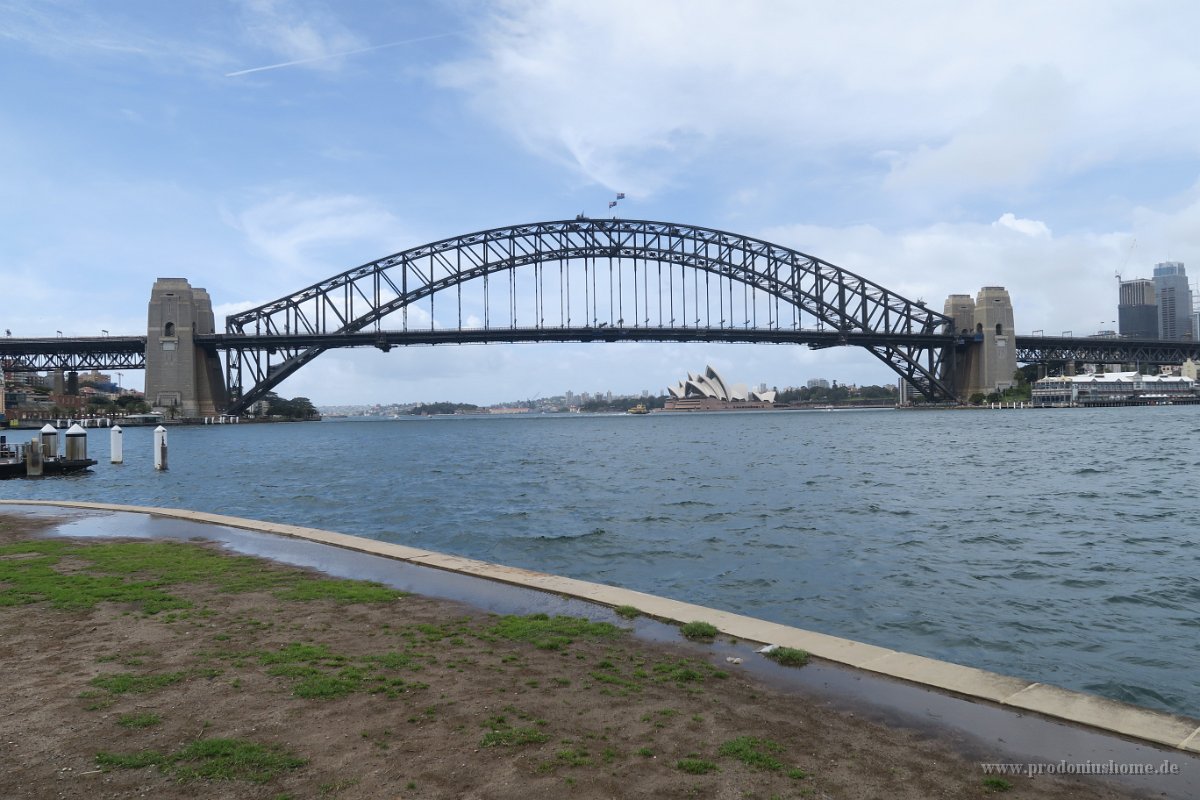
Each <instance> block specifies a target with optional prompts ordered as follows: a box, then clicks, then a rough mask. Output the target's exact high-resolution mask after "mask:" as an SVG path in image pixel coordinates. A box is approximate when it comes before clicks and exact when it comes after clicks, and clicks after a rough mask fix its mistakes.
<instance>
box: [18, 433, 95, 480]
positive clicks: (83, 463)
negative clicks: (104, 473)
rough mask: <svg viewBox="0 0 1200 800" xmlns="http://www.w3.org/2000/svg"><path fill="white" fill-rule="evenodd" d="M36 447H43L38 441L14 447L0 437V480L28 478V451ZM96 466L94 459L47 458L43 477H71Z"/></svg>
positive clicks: (57, 456)
mask: <svg viewBox="0 0 1200 800" xmlns="http://www.w3.org/2000/svg"><path fill="white" fill-rule="evenodd" d="M34 446H41V445H40V442H38V441H37V440H36V439H35V440H34V441H32V442H30V443H29V444H17V445H13V444H9V443H8V437H6V436H0V479H4V478H24V477H26V475H27V473H28V467H27V462H26V451H27V449H28V448H30V447H34ZM94 466H96V460H95V459H92V458H67V457H66V456H59V455H55V456H46V457H45V458H43V459H42V475H70V474H71V473H74V472H83V471H84V470H86V469H88V468H90V467H94Z"/></svg>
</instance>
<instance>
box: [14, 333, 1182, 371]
mask: <svg viewBox="0 0 1200 800" xmlns="http://www.w3.org/2000/svg"><path fill="white" fill-rule="evenodd" d="M1014 340H1015V341H1014V343H1015V346H1016V350H1017V361H1018V362H1020V363H1025V364H1029V363H1065V362H1070V361H1075V362H1080V363H1097V364H1180V363H1182V362H1183V361H1184V360H1185V359H1188V358H1191V359H1193V360H1195V361H1200V342H1164V341H1160V340H1157V339H1126V338H1120V337H1103V336H1089V337H1070V336H1016V337H1014ZM146 341H147V340H146V337H145V336H95V337H72V338H67V337H62V336H56V337H35V338H14V337H4V338H0V363H2V364H3V365H4V369H5V370H6V371H9V372H48V371H53V370H65V371H70V370H74V371H81V370H92V369H99V370H125V369H129V370H132V369H145V366H146V360H145V353H146ZM618 341H645V342H700V341H723V342H747V343H763V344H805V345H808V346H809V347H812V348H824V347H837V346H842V345H857V346H862V347H870V346H873V345H889V344H890V345H908V346H915V347H929V346H936V345H938V344H944V345H951V344H956V343H959V342H960V341H961V340H960V339H959V338H957V337H955V336H951V335H947V334H919V333H914V334H895V333H893V334H880V333H864V332H861V331H849V332H844V333H843V332H841V331H836V330H793V329H787V328H780V329H757V328H694V327H682V326H681V327H665V328H664V327H631V326H627V325H614V326H609V325H606V324H601V325H597V326H594V327H593V326H574V327H563V328H550V327H544V328H539V327H531V328H473V329H471V328H469V329H457V328H454V329H436V328H435V329H432V330H430V329H422V330H414V329H410V330H404V331H389V330H380V331H357V332H353V333H330V334H248V335H242V334H229V333H215V334H207V335H201V336H197V337H196V342H197V343H199V344H201V345H204V346H209V347H213V348H214V349H216V350H223V351H229V350H238V349H240V350H251V349H272V348H277V349H281V350H287V349H292V350H296V349H308V348H313V347H315V348H320V349H336V348H342V347H379V348H381V349H388V348H390V347H402V346H406V345H437V344H472V343H477V344H483V343H500V342H618ZM967 341H969V339H968V340H967ZM964 343H965V342H964Z"/></svg>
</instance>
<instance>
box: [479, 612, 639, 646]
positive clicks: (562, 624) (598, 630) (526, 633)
mask: <svg viewBox="0 0 1200 800" xmlns="http://www.w3.org/2000/svg"><path fill="white" fill-rule="evenodd" d="M489 632H490V633H491V634H492V635H494V636H498V637H500V638H502V639H508V640H510V641H516V642H531V643H532V644H533V645H534V646H535V647H537V648H538V649H540V650H561V649H563V648H564V647H566V646H567V645H569V644H571V643H572V642H574V641H575V640H576V639H611V638H614V637H617V636H621V635H622V634H624V633H625V631H624V630H622V629H621V628H618V627H617V626H616V625H613V624H612V623H609V622H592V621H591V620H587V619H583V618H581V617H566V616H556V617H551V616H548V615H546V614H530V615H528V616H505V617H501V618H500V619H499V620H497V621H496V623H495V624H494V625H493V626H492V627H491V628H490V630H489Z"/></svg>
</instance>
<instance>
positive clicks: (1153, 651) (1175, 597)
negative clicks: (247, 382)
mask: <svg viewBox="0 0 1200 800" xmlns="http://www.w3.org/2000/svg"><path fill="white" fill-rule="evenodd" d="M1198 432H1200V407H1168V408H1138V409H1095V410H1083V409H1078V410H1047V411H1004V412H984V411H979V412H968V411H927V412H898V411H846V412H841V411H838V412H820V411H813V412H769V413H746V414H679V415H666V414H653V415H650V416H643V417H636V416H611V417H598V416H570V417H536V418H533V417H529V418H525V417H519V418H489V417H459V418H436V419H422V420H405V421H373V422H332V421H331V422H324V423H320V424H295V425H239V426H215V427H207V428H175V429H172V430H171V432H170V449H171V453H170V466H171V469H170V470H169V471H168V472H166V473H156V472H154V470H153V469H152V465H151V441H150V436H151V433H150V430H149V429H145V428H137V429H130V430H127V431H126V432H125V459H126V463H125V464H124V465H122V466H112V465H110V464H108V463H107V462H108V432H107V431H103V430H101V431H92V432H91V435H90V437H89V442H90V445H89V446H90V449H91V453H90V454H91V455H92V457H94V458H97V459H98V460H100V462H101V463H100V465H99V466H98V467H96V468H95V471H94V472H93V473H92V474H89V475H84V476H79V477H73V478H58V479H44V480H41V481H33V480H20V481H11V480H10V481H5V482H0V497H9V498H42V499H72V500H95V501H101V502H120V503H136V504H142V505H154V506H168V507H177V508H191V509H198V510H203V511H213V512H218V513H225V514H233V515H237V516H244V517H250V518H255V519H268V520H274V521H281V522H290V523H295V524H301V525H308V526H312V527H318V528H328V529H331V530H337V531H342V532H346V533H353V534H358V535H361V536H368V537H373V538H378V539H385V540H388V541H393V542H400V543H403V544H409V545H414V546H418V547H426V548H429V549H434V550H439V551H443V552H451V553H459V554H463V555H467V556H472V557H475V558H480V559H484V560H488V561H495V562H500V563H504V564H512V565H517V566H522V567H528V568H532V569H538V570H543V571H546V572H555V573H560V574H563V575H570V576H572V577H577V578H583V579H587V580H594V581H600V582H604V583H611V584H618V585H621V586H626V587H630V588H634V589H640V590H642V591H647V592H653V593H655V594H661V595H666V596H670V597H675V598H679V599H683V600H688V601H692V602H696V603H701V604H704V605H709V606H715V607H718V608H724V609H729V610H734V611H738V612H742V613H745V614H750V615H753V616H757V617H762V618H765V619H770V620H775V621H778V622H782V623H786V624H790V625H795V626H798V627H802V628H808V629H811V630H818V631H823V632H826V633H831V634H835V635H838V636H845V637H848V638H851V639H858V640H861V641H866V642H871V643H873V644H878V645H883V646H887V647H893V648H897V649H900V650H905V651H908V652H913V653H919V654H922V655H926V656H931V657H934V658H940V659H946V660H949V661H955V662H958V663H962V664H968V665H971V666H976V667H981V668H984V669H989V670H994V671H997V672H1001V673H1005V674H1011V675H1019V676H1022V677H1026V678H1031V679H1034V680H1039V681H1044V682H1047V683H1052V684H1057V685H1061V686H1067V687H1071V688H1075V689H1081V690H1084V691H1090V692H1096V693H1099V694H1103V695H1107V696H1109V697H1113V698H1116V699H1120V700H1125V701H1129V702H1133V703H1137V704H1140V705H1146V706H1153V707H1157V708H1163V709H1168V710H1172V711H1176V712H1180V713H1185V714H1189V715H1193V716H1200V686H1197V682H1196V680H1195V667H1194V664H1195V663H1196V661H1197V657H1198V656H1200V614H1197V607H1198V605H1200V581H1198V580H1197V576H1198V574H1200V548H1198V547H1197V544H1198V540H1200V533H1198V527H1197V524H1196V521H1195V514H1196V507H1197V503H1196V499H1195V496H1196V495H1195V486H1196V479H1197V477H1198V476H1200V455H1198V454H1197V453H1196V452H1195V449H1194V447H1192V446H1191V445H1190V444H1189V442H1191V441H1194V440H1195V434H1197V433H1198ZM27 435H28V434H26V433H24V432H22V433H19V434H14V435H12V436H11V437H10V438H11V439H17V440H21V441H23V440H24V439H25V438H27Z"/></svg>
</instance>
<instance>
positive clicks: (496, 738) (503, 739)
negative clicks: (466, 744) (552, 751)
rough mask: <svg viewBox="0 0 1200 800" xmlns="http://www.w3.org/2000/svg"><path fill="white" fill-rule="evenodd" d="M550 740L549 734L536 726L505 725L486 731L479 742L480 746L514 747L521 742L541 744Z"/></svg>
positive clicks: (521, 743)
mask: <svg viewBox="0 0 1200 800" xmlns="http://www.w3.org/2000/svg"><path fill="white" fill-rule="evenodd" d="M548 741H550V737H549V735H547V734H545V733H543V732H542V731H539V730H538V729H537V728H511V727H505V728H500V729H497V730H491V731H488V732H487V733H485V734H484V735H483V739H482V740H481V741H480V742H479V746H480V747H515V746H518V745H523V744H542V743H544V742H548Z"/></svg>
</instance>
